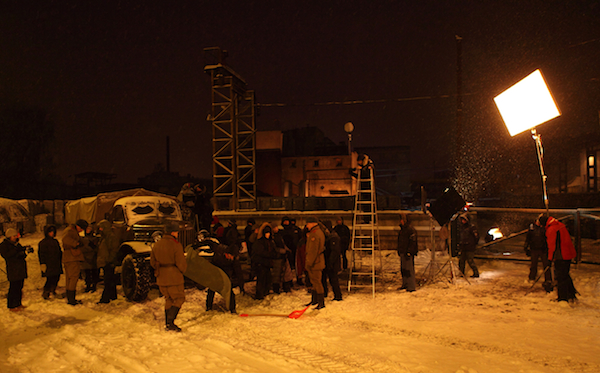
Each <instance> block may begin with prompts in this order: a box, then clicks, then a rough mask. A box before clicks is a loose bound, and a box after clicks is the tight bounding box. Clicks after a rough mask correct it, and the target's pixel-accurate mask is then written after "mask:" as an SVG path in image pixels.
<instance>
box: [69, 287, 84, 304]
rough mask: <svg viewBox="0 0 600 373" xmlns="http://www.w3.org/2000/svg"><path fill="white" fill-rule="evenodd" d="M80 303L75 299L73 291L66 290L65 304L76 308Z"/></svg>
mask: <svg viewBox="0 0 600 373" xmlns="http://www.w3.org/2000/svg"><path fill="white" fill-rule="evenodd" d="M82 303H83V302H82V301H80V300H77V299H75V290H67V304H70V305H71V306H76V305H78V304H82Z"/></svg>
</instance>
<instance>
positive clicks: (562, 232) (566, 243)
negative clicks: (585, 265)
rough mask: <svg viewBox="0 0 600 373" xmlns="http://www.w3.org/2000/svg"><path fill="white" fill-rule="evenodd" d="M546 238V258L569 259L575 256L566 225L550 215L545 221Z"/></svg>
mask: <svg viewBox="0 0 600 373" xmlns="http://www.w3.org/2000/svg"><path fill="white" fill-rule="evenodd" d="M546 239H547V240H548V259H550V260H554V259H563V260H571V259H574V258H575V257H576V256H577V251H576V250H575V247H574V246H573V241H572V240H571V235H569V231H568V230H567V227H566V226H565V225H564V224H563V223H561V222H559V221H558V220H556V219H555V218H553V217H551V216H550V217H549V218H548V221H547V222H546ZM557 248H558V249H559V250H558V251H557Z"/></svg>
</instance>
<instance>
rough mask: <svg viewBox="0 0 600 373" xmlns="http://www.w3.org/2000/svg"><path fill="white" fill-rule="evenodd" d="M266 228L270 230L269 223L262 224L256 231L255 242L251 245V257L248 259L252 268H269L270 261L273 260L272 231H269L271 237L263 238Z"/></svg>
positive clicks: (273, 243)
mask: <svg viewBox="0 0 600 373" xmlns="http://www.w3.org/2000/svg"><path fill="white" fill-rule="evenodd" d="M266 227H269V229H271V226H270V225H269V223H266V222H265V223H262V225H261V226H260V228H259V229H258V234H257V239H256V242H254V244H253V245H252V257H251V258H250V260H251V262H252V266H253V267H255V266H263V267H271V260H272V259H273V258H275V255H276V254H275V242H274V241H273V230H272V229H271V237H270V238H266V237H265V236H264V230H265V228H266Z"/></svg>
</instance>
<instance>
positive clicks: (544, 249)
mask: <svg viewBox="0 0 600 373" xmlns="http://www.w3.org/2000/svg"><path fill="white" fill-rule="evenodd" d="M459 222H460V224H459V235H458V237H459V241H458V247H459V250H460V259H459V269H460V271H461V272H462V273H463V274H464V272H465V270H466V264H469V266H470V267H471V269H472V272H473V274H472V276H471V277H479V271H478V268H477V266H476V264H475V261H474V259H473V257H474V252H475V247H476V245H477V242H478V240H479V236H478V233H477V229H476V228H475V226H474V225H473V224H471V223H470V220H469V217H468V215H467V214H462V215H460V216H459ZM179 230H180V226H179V223H176V222H174V223H172V224H169V225H168V226H167V227H166V228H165V230H164V232H163V234H162V236H158V237H156V238H155V244H154V245H153V249H152V253H151V257H150V264H151V266H152V267H153V268H154V270H155V276H156V278H157V285H158V286H159V289H160V292H161V293H162V295H163V296H164V298H165V323H166V325H165V327H166V329H167V330H171V331H180V330H181V329H180V328H179V327H178V326H177V325H175V323H174V321H175V319H176V317H177V314H178V313H179V310H180V309H181V307H182V305H183V303H184V302H185V292H184V283H185V279H184V274H186V271H187V270H188V263H187V262H186V257H185V255H184V252H186V251H187V248H186V249H185V250H184V248H183V247H182V245H181V244H180V243H179V242H178V240H177V236H178V232H179ZM56 235H57V228H56V227H55V226H53V225H49V226H47V227H46V228H45V229H44V238H43V239H42V240H41V241H40V242H39V244H38V257H39V262H40V268H41V271H42V276H43V277H45V278H46V282H45V284H44V287H43V291H42V294H41V296H42V297H43V298H44V299H46V300H48V299H51V298H66V302H67V304H69V305H72V306H75V305H78V304H81V301H80V300H78V299H77V297H76V295H77V294H76V292H77V284H78V282H79V280H80V279H81V278H83V279H84V280H85V290H84V291H85V292H91V293H94V292H95V291H96V290H97V284H98V282H99V279H100V271H102V274H103V281H104V289H103V292H102V295H101V297H100V299H99V300H98V303H99V304H102V303H110V302H111V301H112V300H115V299H117V283H118V279H117V278H116V277H115V267H116V266H118V265H119V263H117V262H116V259H117V252H118V249H119V245H120V242H119V239H118V237H117V236H116V234H115V233H114V232H113V229H112V224H111V223H110V222H109V221H107V220H102V221H100V222H99V223H98V224H88V222H86V221H85V220H81V219H80V220H78V221H77V222H76V223H75V224H71V225H69V226H68V227H67V228H66V229H65V231H64V233H63V235H62V237H61V239H60V241H59V240H58V239H57V237H56ZM5 237H6V238H5V239H4V241H3V242H2V243H0V254H1V255H2V257H3V258H4V259H5V261H6V272H7V277H8V281H9V283H10V285H9V291H8V295H7V304H8V308H9V309H10V310H11V311H14V312H18V311H20V310H22V309H24V308H25V306H23V304H22V302H21V300H22V289H23V284H24V280H25V279H26V278H27V264H26V261H25V258H26V257H27V254H31V253H33V252H34V250H33V249H32V248H30V247H23V246H22V245H21V244H20V243H19V238H20V234H19V232H17V231H16V230H15V229H12V228H11V229H7V230H6V232H5ZM350 240H351V233H350V229H349V228H348V226H346V225H345V224H344V221H343V219H342V218H341V217H340V218H337V220H336V225H335V226H334V225H333V224H332V222H331V221H329V220H325V221H320V220H319V219H317V218H316V217H313V216H309V217H307V218H306V225H305V227H299V226H297V225H296V220H295V219H294V218H292V217H288V216H284V217H283V218H282V219H281V222H280V224H274V223H270V222H263V223H262V224H257V223H256V221H255V220H254V219H253V218H249V219H247V221H246V226H245V227H244V229H243V234H240V229H238V226H237V223H236V221H235V220H229V221H227V226H223V224H222V223H220V221H219V219H218V218H217V217H216V216H213V217H212V221H211V224H210V225H209V229H201V230H200V231H199V233H198V237H197V240H196V242H194V243H193V244H192V245H190V248H191V250H194V253H196V254H198V256H199V257H201V258H203V260H206V261H207V263H210V265H211V266H213V267H216V268H218V271H222V272H218V273H223V276H226V278H227V280H228V282H229V285H228V286H224V283H223V282H219V283H218V284H217V282H215V281H212V282H211V284H212V285H213V286H206V288H207V296H206V309H207V311H210V310H212V309H213V303H214V298H215V292H216V290H215V289H217V290H219V293H220V294H221V295H222V296H224V298H226V306H227V309H228V310H229V311H230V312H232V313H236V300H235V295H236V292H235V291H234V290H235V289H236V288H238V289H239V291H238V292H237V293H238V294H239V293H242V294H245V293H246V287H245V286H244V285H245V283H246V281H256V287H255V292H254V294H249V295H250V296H252V297H253V298H254V299H256V300H262V299H264V298H265V297H266V296H267V295H269V294H270V293H271V292H273V293H277V294H279V293H281V292H284V293H285V292H290V291H292V289H294V288H296V289H297V288H300V287H305V288H306V289H307V291H308V292H309V293H310V294H311V299H310V302H308V303H307V304H306V305H307V306H308V305H315V306H316V309H321V308H324V307H325V299H326V298H327V297H328V294H329V289H331V292H332V293H333V298H332V299H333V300H334V301H341V300H342V292H341V289H340V283H339V274H340V273H341V272H342V271H343V270H345V269H347V268H348V259H347V255H346V251H347V250H348V249H349V246H350ZM524 249H525V252H526V254H527V255H528V256H530V257H531V266H530V270H529V280H530V281H531V282H537V280H539V279H540V278H541V276H544V282H543V287H544V289H545V290H546V291H547V292H551V291H552V290H553V289H554V287H556V288H557V291H558V299H557V300H558V301H569V302H570V301H574V300H576V299H577V298H576V294H577V290H576V289H575V287H574V285H573V281H572V279H571V277H570V274H569V270H570V264H571V260H572V259H574V258H575V257H576V251H575V248H574V246H573V243H572V241H571V237H570V235H569V233H568V231H567V229H566V227H565V225H564V224H563V223H561V222H560V221H558V220H557V219H555V218H553V217H549V216H546V215H540V216H539V217H538V219H536V221H535V222H534V223H533V224H531V226H530V227H529V231H528V233H527V236H526V239H525V247H524ZM397 252H398V256H399V257H400V262H401V268H400V271H401V274H402V287H401V289H406V291H408V292H412V291H415V290H416V287H417V284H416V278H415V263H414V257H415V256H417V255H418V252H419V248H418V238H417V232H416V230H415V229H414V228H413V227H412V225H411V222H410V219H409V218H408V216H407V215H404V214H402V215H401V216H400V230H399V232H398V241H397ZM188 255H189V254H188ZM242 257H244V258H245V260H246V261H247V262H249V265H250V266H249V268H250V270H249V273H248V271H243V270H242V260H241V259H242ZM539 262H541V263H542V265H543V274H542V275H540V276H539V277H538V263H539ZM552 265H553V266H554V274H555V279H554V280H555V281H553V279H552V271H551V267H552ZM213 273H216V272H213ZM62 274H64V275H65V288H66V292H65V294H64V295H62V294H57V292H56V289H57V284H58V282H59V279H60V276H61V275H62ZM217 277H218V276H217ZM219 286H220V287H219ZM221 290H222V291H221Z"/></svg>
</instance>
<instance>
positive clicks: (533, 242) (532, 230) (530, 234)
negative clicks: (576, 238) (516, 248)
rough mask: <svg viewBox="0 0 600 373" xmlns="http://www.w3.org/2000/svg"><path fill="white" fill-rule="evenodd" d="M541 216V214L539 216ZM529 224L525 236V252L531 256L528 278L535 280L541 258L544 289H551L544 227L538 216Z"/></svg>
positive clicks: (550, 274)
mask: <svg viewBox="0 0 600 373" xmlns="http://www.w3.org/2000/svg"><path fill="white" fill-rule="evenodd" d="M540 217H542V216H540ZM540 217H538V219H536V221H535V222H534V223H532V224H530V225H529V230H528V231H527V236H526V237H525V246H524V247H523V249H524V250H525V254H527V256H530V257H531V264H530V267H529V280H530V281H535V279H536V278H537V272H538V261H539V260H541V261H542V264H543V266H544V280H545V281H544V284H543V286H544V289H545V290H546V292H550V291H552V271H550V268H548V266H549V265H550V262H549V261H548V243H547V241H546V228H545V227H542V225H541V224H540V220H539V218H540Z"/></svg>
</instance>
